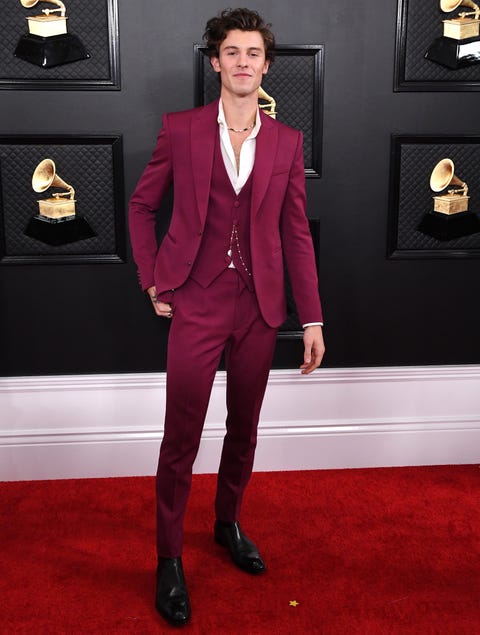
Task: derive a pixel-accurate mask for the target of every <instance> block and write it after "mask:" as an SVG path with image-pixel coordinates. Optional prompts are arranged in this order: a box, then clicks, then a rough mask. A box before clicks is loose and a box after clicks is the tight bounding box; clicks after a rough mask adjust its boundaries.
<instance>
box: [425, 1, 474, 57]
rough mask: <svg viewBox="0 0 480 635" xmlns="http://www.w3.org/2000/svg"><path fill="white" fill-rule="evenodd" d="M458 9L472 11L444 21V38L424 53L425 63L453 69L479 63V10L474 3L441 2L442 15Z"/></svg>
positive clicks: (433, 43) (463, 12) (439, 39)
mask: <svg viewBox="0 0 480 635" xmlns="http://www.w3.org/2000/svg"><path fill="white" fill-rule="evenodd" d="M458 7H468V8H469V9H472V10H471V11H461V12H460V13H459V14H458V16H456V17H454V18H449V19H448V20H443V35H442V36H441V37H437V38H436V39H435V40H434V41H433V42H432V44H431V45H430V46H429V48H428V50H427V52H426V53H425V58H426V59H427V60H431V61H432V62H437V63H438V64H441V65H442V66H446V67H447V68H450V69H454V70H456V69H458V68H462V67H465V66H470V65H471V64H477V63H479V62H480V7H479V6H478V4H476V3H475V2H473V0H440V9H441V10H442V11H444V12H445V13H449V12H450V11H455V9H457V8H458Z"/></svg>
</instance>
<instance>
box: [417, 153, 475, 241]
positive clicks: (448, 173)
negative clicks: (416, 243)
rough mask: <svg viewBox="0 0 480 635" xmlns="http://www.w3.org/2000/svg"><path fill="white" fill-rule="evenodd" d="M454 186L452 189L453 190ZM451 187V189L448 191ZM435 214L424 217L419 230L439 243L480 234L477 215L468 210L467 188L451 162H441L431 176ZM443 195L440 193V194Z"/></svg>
mask: <svg viewBox="0 0 480 635" xmlns="http://www.w3.org/2000/svg"><path fill="white" fill-rule="evenodd" d="M452 186H453V187H452ZM447 188H448V189H447ZM430 189H431V190H433V191H434V192H437V194H436V195H435V196H433V211H431V212H429V213H427V214H425V216H424V217H423V219H422V221H421V223H420V225H419V226H418V230H419V231H421V232H422V233H424V234H427V235H429V236H432V237H433V238H437V239H438V240H450V239H452V238H459V237H461V236H468V235H469V234H475V233H476V232H478V231H480V221H479V219H478V217H477V215H476V214H474V213H473V212H469V211H468V202H469V199H470V197H469V196H468V185H467V184H466V183H465V181H462V179H460V178H459V177H458V176H456V174H455V166H454V163H453V161H452V159H448V158H447V159H441V161H439V162H438V163H437V164H436V165H435V167H434V168H433V170H432V173H431V175H430ZM444 190H446V192H444V193H443V194H439V192H443V191H444Z"/></svg>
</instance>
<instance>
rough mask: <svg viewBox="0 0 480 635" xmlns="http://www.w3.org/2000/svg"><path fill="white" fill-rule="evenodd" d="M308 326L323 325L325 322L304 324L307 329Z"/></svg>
mask: <svg viewBox="0 0 480 635" xmlns="http://www.w3.org/2000/svg"><path fill="white" fill-rule="evenodd" d="M307 326H323V322H307V324H302V327H303V328H304V329H306V328H307Z"/></svg>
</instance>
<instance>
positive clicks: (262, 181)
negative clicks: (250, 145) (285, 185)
mask: <svg viewBox="0 0 480 635" xmlns="http://www.w3.org/2000/svg"><path fill="white" fill-rule="evenodd" d="M260 117H261V118H262V126H261V128H260V132H259V133H258V135H257V144H256V149H255V166H254V169H253V181H252V210H251V213H252V218H254V217H255V215H256V213H257V212H258V210H259V208H260V205H261V204H262V201H263V198H264V196H265V193H266V191H267V187H268V184H269V182H270V177H271V175H272V170H273V165H274V162H275V156H276V154H277V143H278V129H277V126H276V125H275V124H274V122H273V121H272V119H271V117H270V116H269V115H265V114H264V113H263V112H261V111H260Z"/></svg>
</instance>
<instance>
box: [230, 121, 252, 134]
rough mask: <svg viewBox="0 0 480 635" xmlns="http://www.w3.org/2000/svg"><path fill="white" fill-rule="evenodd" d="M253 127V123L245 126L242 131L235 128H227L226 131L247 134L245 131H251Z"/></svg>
mask: <svg viewBox="0 0 480 635" xmlns="http://www.w3.org/2000/svg"><path fill="white" fill-rule="evenodd" d="M254 125H255V122H253V123H252V124H250V125H249V126H247V127H246V128H243V129H242V130H236V129H235V128H229V127H228V126H227V130H230V131H231V132H238V133H240V132H247V130H251V129H252V128H253V127H254Z"/></svg>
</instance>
